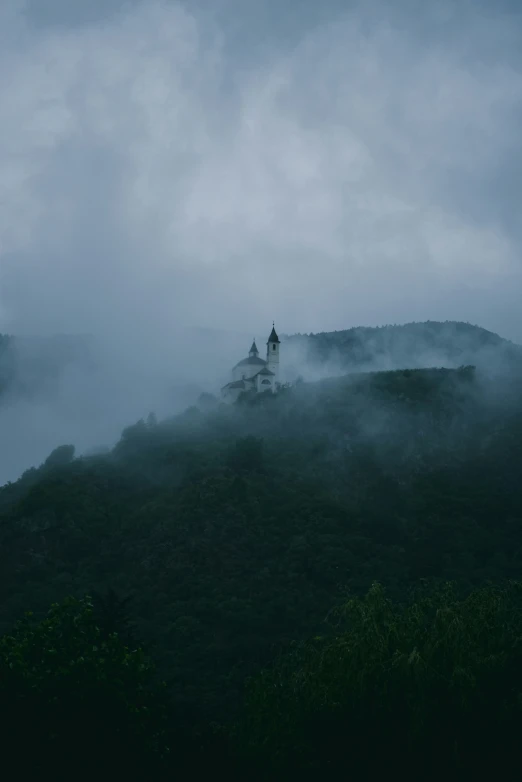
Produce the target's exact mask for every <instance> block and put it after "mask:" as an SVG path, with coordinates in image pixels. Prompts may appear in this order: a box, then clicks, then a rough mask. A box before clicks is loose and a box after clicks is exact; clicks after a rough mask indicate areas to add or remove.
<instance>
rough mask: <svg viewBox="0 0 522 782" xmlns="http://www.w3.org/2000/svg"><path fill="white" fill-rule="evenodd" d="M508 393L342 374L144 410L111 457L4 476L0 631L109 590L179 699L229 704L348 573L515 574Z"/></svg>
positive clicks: (352, 585)
mask: <svg viewBox="0 0 522 782" xmlns="http://www.w3.org/2000/svg"><path fill="white" fill-rule="evenodd" d="M521 390H522V385H520V384H519V385H518V386H516V385H514V384H511V385H509V386H508V385H507V384H505V383H498V382H497V383H494V382H489V381H487V380H486V379H485V378H484V377H483V376H481V375H480V373H479V374H477V373H476V372H475V371H473V370H472V369H462V370H457V371H452V370H417V371H397V372H388V373H375V374H368V375H356V376H352V377H349V376H348V377H345V378H340V379H336V380H329V381H323V382H321V383H316V384H302V385H298V386H297V387H296V388H293V389H290V390H287V391H285V392H283V393H281V394H280V395H279V396H278V397H273V396H271V395H268V396H266V397H257V398H256V399H255V400H253V402H252V403H248V402H244V403H243V404H238V405H236V406H235V407H232V408H231V407H227V406H217V407H216V409H214V410H211V411H208V412H203V411H201V410H199V409H197V408H191V409H189V410H188V411H187V412H186V413H185V414H183V415H181V416H177V417H176V418H174V419H171V420H169V421H165V422H163V423H161V424H156V423H155V422H154V421H153V420H151V421H150V422H149V423H148V424H147V423H144V422H139V423H138V424H136V425H135V426H133V427H129V428H128V429H127V430H126V431H125V432H124V433H123V435H122V438H121V441H120V442H119V444H118V445H117V446H116V448H115V449H114V450H113V451H112V452H111V453H110V454H108V455H106V456H99V457H92V458H83V459H77V460H73V461H69V459H70V456H71V452H70V451H69V452H67V449H64V451H63V452H61V455H60V458H59V459H56V458H54V459H53V460H51V462H50V463H49V464H48V465H47V466H45V467H43V468H41V469H40V470H32V471H29V472H28V473H27V474H25V475H24V477H23V478H22V479H21V480H20V481H18V482H17V483H15V484H11V485H8V486H6V487H4V488H3V489H2V490H0V607H1V608H0V630H5V629H6V628H7V627H9V626H10V623H11V622H12V621H13V619H14V618H15V617H17V616H19V615H20V614H21V613H22V612H23V611H24V610H26V609H29V608H31V609H33V610H35V611H37V612H41V611H44V610H46V609H47V608H48V606H49V604H50V603H51V602H53V601H54V600H60V599H62V598H63V597H64V596H65V595H68V594H71V593H72V594H77V595H80V594H82V593H84V592H85V591H91V590H93V589H94V590H98V591H101V592H104V591H105V590H106V589H108V588H113V589H115V590H116V592H117V593H118V594H121V595H123V596H126V595H130V596H131V597H132V601H131V603H130V610H131V612H132V616H133V617H134V619H135V622H136V624H137V626H138V629H139V633H140V636H141V637H144V638H145V639H146V640H147V641H148V643H149V644H150V645H151V648H152V649H153V650H154V655H155V657H156V658H157V659H158V661H159V663H160V668H161V671H162V674H163V675H164V676H166V677H167V678H168V680H169V682H170V683H171V685H172V686H173V687H175V689H176V692H177V693H178V695H179V696H180V697H181V699H182V701H184V702H185V703H186V704H191V705H194V704H199V706H200V707H201V708H204V710H205V711H207V712H208V713H209V714H211V715H216V714H217V713H220V714H221V715H222V714H223V713H226V712H227V711H228V710H230V709H232V710H233V709H234V708H235V706H236V705H237V703H238V701H239V699H240V692H241V688H242V685H243V681H244V679H245V677H246V676H247V675H248V674H250V673H252V672H254V671H255V670H257V669H258V667H259V666H260V665H262V664H265V663H266V662H268V661H269V660H270V659H272V658H273V656H274V654H275V652H276V651H277V650H278V649H280V648H283V647H284V646H285V645H286V644H287V643H289V642H290V641H292V640H294V639H296V638H303V637H307V636H309V635H310V634H312V633H314V632H315V631H316V630H317V628H319V627H320V626H321V624H322V621H323V619H324V617H325V615H326V613H327V612H328V610H329V609H330V608H331V606H332V605H333V604H335V602H336V601H338V600H339V599H341V598H342V596H343V595H344V594H345V593H346V590H348V589H350V590H353V591H355V592H356V593H362V592H363V591H365V590H366V589H367V588H368V587H369V585H370V584H371V582H372V581H373V580H375V579H377V580H380V581H381V582H382V583H383V584H384V585H385V586H386V587H388V588H389V589H390V592H391V594H392V595H394V596H395V597H398V598H402V597H404V596H405V595H407V593H408V591H409V589H410V588H411V587H412V586H414V585H416V584H417V583H418V582H419V579H422V578H428V579H440V578H456V579H457V580H458V582H459V584H460V586H461V588H462V589H464V590H466V589H468V588H470V587H471V586H473V585H474V584H478V583H482V582H483V581H484V580H485V579H487V578H493V579H497V578H505V577H516V576H517V575H518V573H519V572H520V568H521V567H522V533H521V529H522V493H521V491H520V488H519V478H520V474H521V471H522V436H521V435H522V405H521V404H520V402H519V400H520V399H521V398H522V394H521V393H520V391H521ZM60 461H61V462H62V463H61V464H60V463H59V462H60ZM53 462H54V464H53ZM57 462H58V463H57Z"/></svg>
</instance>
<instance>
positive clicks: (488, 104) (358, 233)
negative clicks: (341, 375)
mask: <svg viewBox="0 0 522 782" xmlns="http://www.w3.org/2000/svg"><path fill="white" fill-rule="evenodd" d="M521 14H522V4H521V3H520V1H519V0H513V3H512V4H511V5H510V4H508V3H507V2H502V0H495V2H491V0H488V2H483V3H482V2H480V1H479V2H477V0H473V2H465V1H464V2H458V1H457V0H453V1H448V2H444V0H437V2H434V3H419V2H418V0H417V1H416V2H406V1H405V2H403V1H402V0H393V2H383V3H378V2H371V1H369V0H365V1H364V2H361V3H357V2H355V3H350V2H348V1H347V0H339V1H337V0H321V1H320V2H318V0H285V1H284V2H281V0H207V2H205V1H204V0H199V2H198V1H196V2H185V3H180V2H173V1H172V0H157V1H153V0H131V1H130V2H125V3H123V2H121V1H120V0H27V1H26V2H22V1H21V0H1V2H0V332H2V331H7V332H14V333H33V334H34V333H45V334H50V333H53V332H76V333H77V332H92V333H96V334H101V335H103V334H105V333H109V332H110V333H112V334H119V335H127V336H132V335H133V334H135V333H136V332H139V333H140V335H142V337H143V336H145V337H146V338H147V339H154V338H155V337H157V335H160V334H163V335H165V334H166V333H167V334H169V333H173V330H174V329H176V328H177V327H179V326H184V325H186V326H196V325H198V326H199V325H201V326H204V327H217V328H223V329H238V328H240V329H241V330H245V331H246V332H248V334H253V333H259V330H260V327H263V326H264V325H265V324H268V326H270V325H271V321H272V319H275V320H276V324H277V325H278V326H279V328H280V330H281V331H283V332H293V331H301V332H309V331H314V332H315V331H321V330H330V329H341V328H348V327H350V326H353V325H377V324H382V323H402V322H407V321H411V320H428V319H432V320H445V319H455V320H467V321H470V322H473V323H478V324H480V325H482V326H484V327H486V328H489V329H492V330H494V331H497V332H499V333H500V334H502V335H503V336H506V337H508V338H511V339H514V340H515V341H521V342H522V311H521V307H520V301H521V294H522V254H521V248H522V15H521Z"/></svg>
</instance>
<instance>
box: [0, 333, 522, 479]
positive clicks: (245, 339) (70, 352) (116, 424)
mask: <svg viewBox="0 0 522 782" xmlns="http://www.w3.org/2000/svg"><path fill="white" fill-rule="evenodd" d="M253 336H257V341H258V347H259V348H260V350H261V354H263V348H264V342H265V340H264V339H263V338H262V336H260V335H259V334H258V335H256V334H247V333H245V332H241V331H237V332H231V331H219V330H214V329H206V328H182V327H180V328H178V329H177V330H176V332H175V334H171V333H169V334H165V335H164V336H163V337H162V338H161V339H160V340H156V341H153V340H151V337H150V334H145V333H143V334H141V335H140V333H139V332H137V333H136V334H134V335H132V338H131V339H128V340H121V339H116V338H111V336H110V335H108V336H107V338H106V339H104V340H101V339H97V338H94V337H90V336H56V337H52V338H36V337H35V338H32V337H19V338H16V339H12V340H11V341H10V342H9V345H8V346H7V344H6V342H5V339H4V342H3V349H2V351H1V355H0V392H1V393H0V438H1V440H0V485H2V484H4V483H6V482H8V481H14V480H16V479H17V478H18V477H19V476H20V475H21V474H22V473H23V472H24V471H25V470H26V469H28V468H30V467H33V466H38V465H39V464H41V463H42V462H43V461H44V460H45V459H46V458H47V456H48V455H49V454H50V452H51V451H52V450H53V449H54V448H56V447H57V446H59V445H61V444H64V443H70V444H73V445H74V446H75V447H76V453H77V455H81V454H86V453H89V452H93V451H95V450H97V449H104V448H110V447H112V446H113V445H114V444H115V443H116V442H117V441H118V440H119V438H120V435H121V432H122V431H123V429H124V428H126V427H127V426H129V425H131V424H133V423H135V422H136V421H138V420H139V419H141V418H146V417H147V416H148V414H149V413H151V412H153V413H155V415H156V417H157V418H158V419H160V420H161V419H162V418H167V417H169V416H172V415H175V414H176V413H178V412H181V411H182V410H184V409H186V408H187V407H188V406H190V405H193V404H194V403H195V402H196V400H197V398H198V396H199V395H200V394H201V393H202V392H207V393H212V394H216V395H218V394H219V389H220V387H221V386H222V385H223V384H224V383H226V382H227V381H228V380H229V373H230V369H231V368H232V367H233V366H234V364H235V363H237V361H238V360H240V359H242V358H244V357H245V355H246V354H247V352H248V348H249V347H250V344H251V340H252V337H253ZM281 339H282V343H283V344H282V353H281V360H282V365H281V380H282V381H283V382H289V383H293V382H294V381H295V380H296V379H297V378H298V377H301V378H303V379H304V380H305V381H309V382H313V381H316V380H321V379H324V378H328V377H338V376H341V375H346V374H349V373H353V372H356V373H359V372H368V371H378V370H394V369H404V368H411V369H415V368H418V369H422V368H428V367H447V368H455V367H459V366H462V365H474V366H476V367H477V368H478V369H479V370H480V371H481V375H483V376H484V377H486V376H490V377H493V376H497V375H498V374H499V373H504V374H505V375H506V376H507V373H518V374H520V370H521V368H522V349H521V348H520V347H519V346H516V345H513V344H512V343H510V342H508V341H507V340H504V339H502V338H501V337H499V336H498V335H496V334H493V333H491V332H489V331H486V330H485V329H481V328H479V327H476V326H471V325H469V324H466V323H455V322H448V323H437V322H427V323H411V324H406V325H403V326H384V327H378V328H369V327H368V328H366V327H359V328H352V329H348V330H346V331H337V332H329V333H321V334H309V335H301V334H297V335H293V336H286V335H282V336H281ZM482 386H483V387H484V389H485V388H486V386H485V385H484V384H482ZM488 393H491V389H490V391H489V392H488ZM375 412H376V411H374V414H375Z"/></svg>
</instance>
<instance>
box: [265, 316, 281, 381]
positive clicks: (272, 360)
mask: <svg viewBox="0 0 522 782" xmlns="http://www.w3.org/2000/svg"><path fill="white" fill-rule="evenodd" d="M280 345H281V343H280V341H279V337H278V336H277V333H276V330H275V326H274V323H272V331H271V332H270V336H269V337H268V342H267V343H266V363H267V366H268V369H269V370H270V371H271V372H273V373H274V375H275V378H274V380H275V382H276V383H277V382H279V347H280Z"/></svg>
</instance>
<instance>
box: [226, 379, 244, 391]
mask: <svg viewBox="0 0 522 782" xmlns="http://www.w3.org/2000/svg"><path fill="white" fill-rule="evenodd" d="M244 387H245V383H244V382H243V380H235V381H234V382H233V383H227V384H226V386H223V388H222V389H221V390H222V391H224V390H225V388H244Z"/></svg>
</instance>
